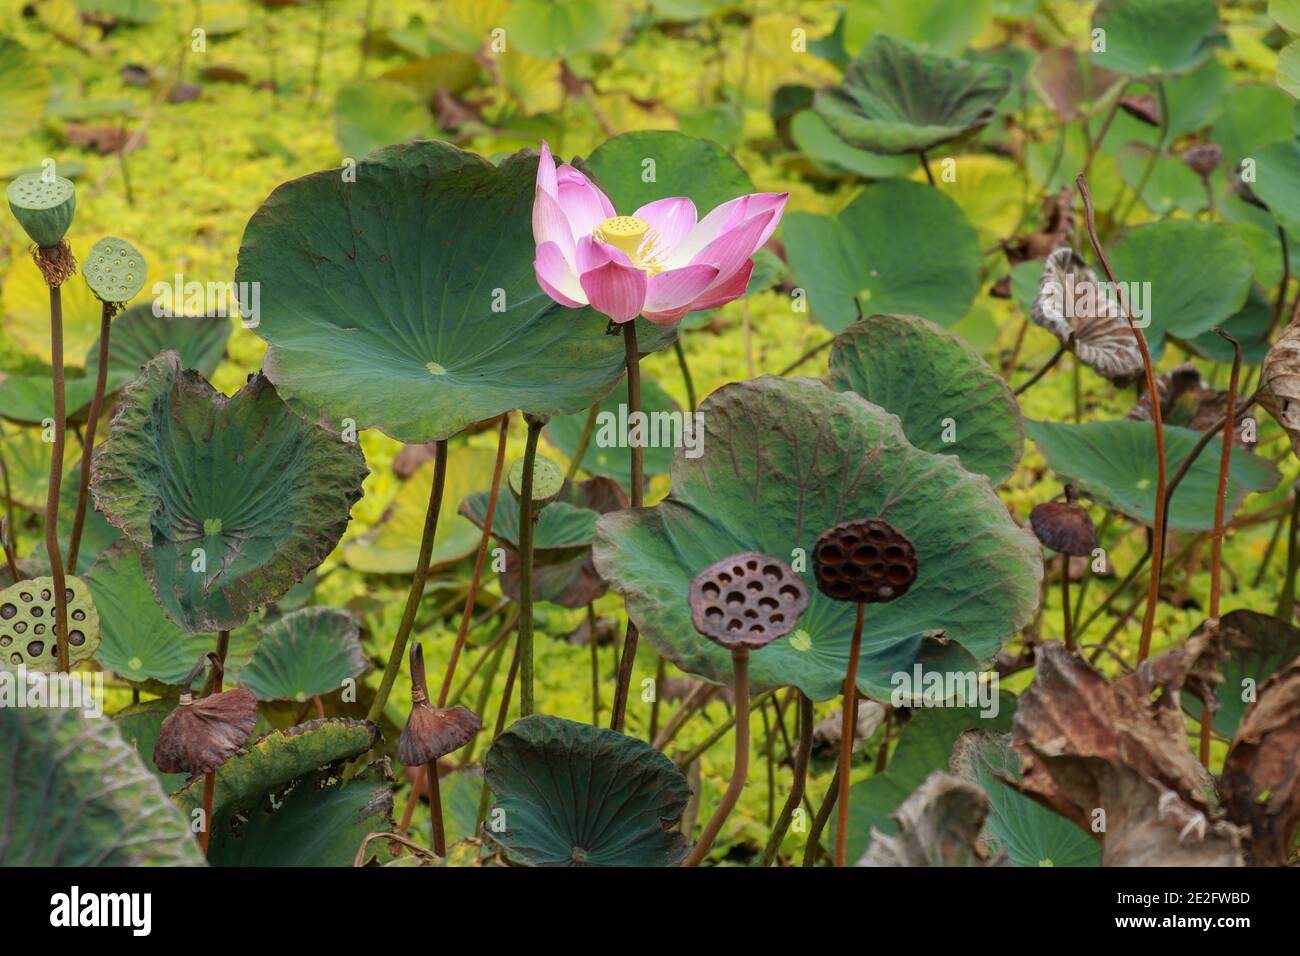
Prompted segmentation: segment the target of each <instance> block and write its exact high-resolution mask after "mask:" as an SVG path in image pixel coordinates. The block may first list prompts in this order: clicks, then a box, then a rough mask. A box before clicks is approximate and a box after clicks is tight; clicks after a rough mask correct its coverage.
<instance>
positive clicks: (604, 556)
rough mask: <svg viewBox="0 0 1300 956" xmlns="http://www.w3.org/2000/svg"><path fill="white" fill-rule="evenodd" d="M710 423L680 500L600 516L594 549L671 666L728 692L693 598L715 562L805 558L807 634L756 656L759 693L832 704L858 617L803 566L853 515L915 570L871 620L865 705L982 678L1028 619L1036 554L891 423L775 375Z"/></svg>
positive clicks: (712, 399) (727, 401)
mask: <svg viewBox="0 0 1300 956" xmlns="http://www.w3.org/2000/svg"><path fill="white" fill-rule="evenodd" d="M701 411H702V412H703V415H704V422H705V431H704V454H703V455H702V456H701V457H699V458H695V459H691V458H686V457H685V456H684V455H679V456H678V457H677V458H676V459H674V461H673V470H672V478H673V491H672V494H671V495H670V496H669V497H668V498H667V499H665V500H664V501H662V502H660V503H659V504H658V505H656V506H655V507H653V508H641V509H634V510H626V511H616V512H612V513H611V514H607V515H602V516H601V518H600V520H599V521H598V522H597V523H596V538H595V542H594V545H593V547H594V552H595V559H596V568H597V570H598V571H599V572H600V574H601V576H602V577H603V578H605V579H606V580H607V581H609V582H610V586H611V587H612V588H613V589H614V590H615V591H617V592H618V593H620V594H622V595H623V597H624V599H625V600H626V602H627V608H628V614H629V615H630V616H631V618H632V619H633V620H634V621H635V622H636V623H637V625H638V626H639V627H640V629H641V633H642V634H643V635H645V637H646V638H647V640H649V641H650V643H651V644H653V645H654V647H655V649H656V650H657V651H659V653H660V654H662V655H664V656H665V657H667V658H669V659H670V660H672V661H673V663H675V664H677V666H678V667H680V668H682V669H683V670H685V671H687V672H689V673H692V674H699V675H701V676H703V677H705V678H708V679H709V680H713V681H717V682H719V683H729V682H730V681H731V679H732V678H731V656H730V654H729V653H728V652H727V651H725V650H723V649H722V648H720V647H718V646H717V645H715V644H713V643H712V642H711V641H709V640H708V639H706V638H704V637H702V636H700V635H699V634H698V633H697V632H696V630H695V628H694V627H693V626H692V624H691V612H690V607H689V605H688V602H687V596H688V591H689V588H690V583H691V579H692V578H693V577H694V576H695V575H696V574H697V573H699V572H700V571H702V570H703V569H704V568H706V567H708V566H709V565H711V564H713V563H714V562H716V561H720V560H722V559H723V558H726V557H728V556H730V555H733V554H738V553H740V552H743V551H758V552H761V553H763V554H770V555H773V556H774V557H778V558H781V559H783V560H786V561H791V562H796V561H797V562H798V564H797V565H796V570H797V571H799V573H800V575H801V576H802V577H803V578H804V580H805V582H806V583H807V585H808V590H809V593H810V594H811V601H810V603H809V605H808V610H807V611H805V612H804V614H803V616H802V618H801V619H800V622H799V627H800V630H801V631H802V632H803V633H802V634H800V633H798V632H796V634H792V635H790V636H788V637H783V638H781V639H780V640H778V641H775V642H773V643H772V644H769V645H767V646H766V647H764V648H763V649H762V650H761V651H756V652H755V653H754V654H753V655H752V656H751V659H750V674H751V680H752V681H753V683H754V685H755V686H756V687H758V688H767V687H780V686H786V685H794V686H796V687H798V688H799V689H800V690H802V691H803V692H804V693H805V694H807V695H808V696H810V697H812V698H814V699H816V700H825V699H826V698H828V697H833V696H834V695H836V694H838V693H839V691H840V685H841V684H842V683H843V679H844V674H845V671H846V670H847V666H848V657H849V645H850V642H851V638H852V634H853V622H854V616H855V612H856V608H855V606H854V605H852V604H849V603H845V602H840V601H832V600H831V599H830V598H828V597H826V596H824V595H823V594H822V593H821V592H820V591H818V590H817V588H816V585H815V583H814V581H813V576H812V569H811V567H808V566H807V559H806V556H807V555H808V554H809V553H811V551H812V547H813V544H814V542H815V541H816V540H817V536H818V535H820V534H821V533H822V532H823V531H825V530H826V529H827V528H829V527H831V526H832V525H834V524H837V523H839V522H841V521H846V520H849V519H854V518H866V517H879V518H883V519H885V520H886V521H889V522H890V523H891V524H893V525H894V526H895V527H896V528H897V529H898V530H899V531H901V532H902V533H903V534H905V535H907V537H908V538H909V539H910V540H911V542H912V544H913V545H914V546H915V547H916V551H917V559H918V564H919V568H920V570H919V573H918V577H917V580H916V583H915V584H914V585H912V588H911V589H910V590H909V591H908V592H907V594H906V595H904V596H903V597H901V598H899V599H898V600H896V601H892V602H890V603H888V604H878V605H873V606H872V607H871V608H870V609H869V610H868V611H867V615H866V626H865V629H864V631H863V637H862V657H863V659H862V661H861V663H860V665H859V670H858V685H859V687H860V688H861V689H862V690H863V692H864V693H867V694H871V695H875V696H880V695H883V696H886V697H887V696H888V694H889V687H890V681H891V678H892V675H893V674H894V673H896V672H897V671H900V670H909V669H911V667H912V666H913V664H916V663H920V664H923V665H925V666H927V667H929V668H932V669H937V670H941V669H955V670H961V671H967V670H973V669H975V658H981V659H982V658H988V657H991V656H992V655H993V654H994V653H996V652H997V650H998V649H999V648H1000V647H1001V646H1002V643H1003V642H1004V641H1005V640H1007V638H1009V637H1010V636H1011V635H1012V634H1014V633H1015V632H1016V631H1017V630H1018V629H1019V628H1020V626H1021V625H1023V624H1024V622H1025V621H1027V620H1028V619H1029V616H1030V615H1031V614H1032V613H1033V611H1034V608H1035V606H1036V605H1037V603H1038V581H1039V580H1040V579H1041V577H1042V573H1043V568H1042V559H1041V549H1040V547H1039V545H1038V543H1037V541H1036V540H1035V539H1034V538H1033V537H1032V536H1031V535H1030V534H1029V532H1028V531H1026V530H1025V529H1022V528H1019V527H1017V526H1016V524H1015V522H1013V521H1012V520H1011V518H1010V517H1009V516H1008V514H1007V510H1006V508H1005V506H1003V504H1002V503H1001V502H1000V501H999V500H998V498H997V496H996V495H995V494H994V493H993V489H992V487H991V486H990V485H989V482H988V479H987V478H985V477H983V476H982V475H972V474H971V473H970V472H967V471H966V470H965V469H963V468H962V467H961V465H960V464H958V462H957V460H956V459H955V458H954V457H952V456H950V455H934V454H931V453H929V452H926V451H921V450H920V449H917V448H914V447H913V446H912V445H911V444H909V443H908V441H907V439H906V438H905V437H904V435H903V429H902V426H901V424H900V423H899V420H898V419H897V418H896V417H895V416H894V415H891V414H890V413H888V412H886V411H885V410H884V409H882V408H879V407H878V406H875V405H872V404H870V403H868V402H867V401H865V400H864V399H863V398H861V397H860V396H858V395H856V394H854V393H852V392H834V391H832V390H831V389H829V388H827V387H826V386H825V385H823V384H822V383H821V382H818V381H814V380H812V379H781V378H775V377H771V376H765V377H763V378H760V379H757V380H755V381H752V382H741V383H737V384H732V385H725V386H723V387H722V388H721V389H719V390H718V391H716V392H714V393H713V394H712V395H710V396H709V397H708V398H707V399H706V400H705V402H704V404H703V406H702V407H701ZM796 549H802V550H801V551H797V550H796ZM939 638H942V639H939ZM972 655H973V657H972Z"/></svg>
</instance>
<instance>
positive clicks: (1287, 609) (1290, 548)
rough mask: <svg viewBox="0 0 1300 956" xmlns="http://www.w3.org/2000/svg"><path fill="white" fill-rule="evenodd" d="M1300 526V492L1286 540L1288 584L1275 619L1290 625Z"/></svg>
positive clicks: (1295, 496)
mask: <svg viewBox="0 0 1300 956" xmlns="http://www.w3.org/2000/svg"><path fill="white" fill-rule="evenodd" d="M1297 525H1300V492H1297V493H1295V494H1293V495H1292V498H1291V525H1290V530H1289V531H1288V533H1287V538H1286V542H1287V543H1286V583H1285V584H1284V585H1283V586H1282V594H1281V596H1280V597H1279V598H1278V601H1277V613H1276V615H1275V617H1277V619H1278V620H1279V621H1285V622H1286V623H1288V624H1290V623H1291V622H1292V621H1293V620H1294V619H1295V578H1296V567H1297V562H1298V561H1300V541H1297V540H1296V526H1297Z"/></svg>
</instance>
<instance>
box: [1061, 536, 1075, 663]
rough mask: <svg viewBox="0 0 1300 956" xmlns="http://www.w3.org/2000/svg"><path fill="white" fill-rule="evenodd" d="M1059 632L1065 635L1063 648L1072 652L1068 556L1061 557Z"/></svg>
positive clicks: (1072, 630) (1072, 633)
mask: <svg viewBox="0 0 1300 956" xmlns="http://www.w3.org/2000/svg"><path fill="white" fill-rule="evenodd" d="M1061 632H1062V634H1064V635H1065V647H1066V649H1067V650H1071V651H1072V650H1074V629H1073V628H1072V627H1071V624H1070V556H1069V555H1068V554H1064V553H1063V554H1062V555H1061Z"/></svg>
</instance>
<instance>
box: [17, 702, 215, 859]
mask: <svg viewBox="0 0 1300 956" xmlns="http://www.w3.org/2000/svg"><path fill="white" fill-rule="evenodd" d="M39 679H44V678H39ZM0 806H2V807H4V808H5V810H4V812H3V813H0V866H62V867H76V866H201V865H202V864H203V858H202V857H201V856H200V855H199V848H198V844H197V843H196V842H195V841H194V837H193V835H192V834H191V833H190V828H189V824H188V822H187V820H186V819H185V818H184V817H183V816H182V815H181V814H180V813H179V812H178V811H177V810H176V808H175V807H172V806H171V805H169V804H168V802H167V798H166V796H164V795H163V792H162V787H161V786H160V785H159V783H158V780H157V779H156V778H155V777H154V776H153V774H151V773H150V772H149V771H148V770H147V769H145V767H144V765H143V764H142V763H141V762H140V758H139V757H138V756H136V752H135V750H134V749H133V748H132V746H131V745H130V744H129V743H127V742H126V741H125V740H123V739H122V735H121V734H120V733H118V729H117V726H116V725H115V724H114V722H113V721H111V720H105V719H104V718H102V717H86V716H84V715H83V714H82V712H81V711H79V710H73V709H70V708H60V707H0Z"/></svg>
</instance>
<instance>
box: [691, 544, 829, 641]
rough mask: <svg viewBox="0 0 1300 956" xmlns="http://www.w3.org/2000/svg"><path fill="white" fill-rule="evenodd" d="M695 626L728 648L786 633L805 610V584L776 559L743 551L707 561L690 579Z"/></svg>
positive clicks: (790, 569) (782, 635) (783, 563)
mask: <svg viewBox="0 0 1300 956" xmlns="http://www.w3.org/2000/svg"><path fill="white" fill-rule="evenodd" d="M690 605H691V620H692V621H693V622H694V624H695V629H696V630H697V631H699V632H700V633H701V634H703V635H704V636H705V637H707V638H708V639H709V640H711V641H713V642H714V643H715V644H719V645H721V646H722V647H725V648H727V649H729V650H734V649H737V648H742V647H744V648H751V649H753V648H759V647H764V646H765V645H767V644H770V643H772V642H773V641H775V640H777V639H778V638H781V637H785V635H787V634H789V633H790V632H791V631H793V630H794V628H795V625H796V624H798V623H799V615H800V614H802V613H803V612H804V611H806V610H807V609H808V587H807V585H805V584H804V583H803V581H801V580H800V579H799V575H798V574H796V573H795V571H794V569H793V568H792V567H790V565H788V564H786V563H785V562H784V561H782V560H781V559H780V558H774V557H771V556H770V555H766V554H760V553H759V552H757V551H746V552H745V553H743V554H733V555H732V556H731V557H729V558H723V559H722V560H721V561H719V562H717V563H716V564H711V565H709V566H708V567H707V568H705V569H704V570H703V571H701V572H700V573H699V574H697V575H695V578H694V580H692V581H691V591H690Z"/></svg>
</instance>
